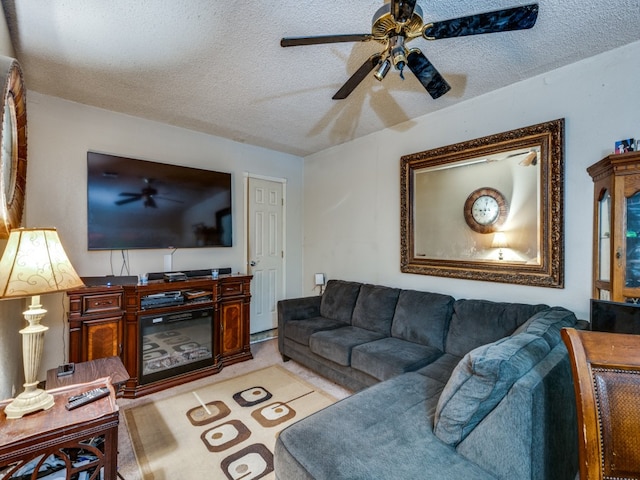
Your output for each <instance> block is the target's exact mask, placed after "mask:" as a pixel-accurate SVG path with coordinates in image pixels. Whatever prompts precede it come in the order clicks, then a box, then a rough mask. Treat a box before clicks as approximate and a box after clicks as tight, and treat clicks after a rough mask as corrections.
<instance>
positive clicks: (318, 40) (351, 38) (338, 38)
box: [280, 33, 373, 47]
mask: <svg viewBox="0 0 640 480" xmlns="http://www.w3.org/2000/svg"><path fill="white" fill-rule="evenodd" d="M372 38H373V35H371V34H370V33H361V34H360V33H355V34H346V35H321V36H318V37H288V38H283V39H282V40H280V46H281V47H296V46H298V45H319V44H323V43H340V42H367V41H369V40H371V39H372Z"/></svg>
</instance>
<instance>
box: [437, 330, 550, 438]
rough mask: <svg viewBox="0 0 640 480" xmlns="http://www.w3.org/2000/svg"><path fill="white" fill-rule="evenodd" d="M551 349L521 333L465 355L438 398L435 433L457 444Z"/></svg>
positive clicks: (533, 336)
mask: <svg viewBox="0 0 640 480" xmlns="http://www.w3.org/2000/svg"><path fill="white" fill-rule="evenodd" d="M550 350H551V349H550V347H549V344H548V343H547V342H546V341H545V340H544V339H543V338H542V337H539V336H536V335H532V334H529V333H521V334H520V335H515V336H513V337H506V338H502V339H500V340H498V341H497V342H494V343H491V344H488V345H482V346H481V347H478V348H476V349H474V350H472V351H471V352H469V353H468V354H466V355H465V356H464V357H463V358H462V360H460V362H459V363H458V365H457V366H456V368H455V369H454V370H453V373H452V374H451V377H450V378H449V381H448V382H447V384H446V386H445V387H444V390H443V391H442V394H441V395H440V398H439V399H438V406H437V407H436V413H435V417H434V433H435V434H436V435H437V436H438V438H440V440H442V441H443V442H445V443H448V444H449V445H451V446H454V447H455V446H456V445H458V443H460V442H461V441H462V440H464V439H465V438H466V436H467V435H468V434H469V433H470V432H471V431H472V430H473V429H474V428H475V427H476V425H478V424H479V423H480V422H481V421H482V419H483V418H484V417H485V416H486V415H487V414H488V413H489V412H490V411H491V410H493V409H494V408H495V407H496V405H498V403H500V401H501V400H502V399H503V397H504V396H505V395H506V394H507V392H508V391H509V389H510V388H511V386H512V385H513V384H514V383H515V382H516V381H517V380H518V379H519V378H520V377H522V376H523V375H524V374H526V373H527V372H528V371H529V370H531V368H533V366H534V365H536V364H537V363H538V362H539V361H540V360H542V359H543V358H544V357H545V356H546V355H547V354H548V353H549V351H550ZM523 415H531V412H528V413H527V412H523Z"/></svg>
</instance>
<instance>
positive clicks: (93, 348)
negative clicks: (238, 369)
mask: <svg viewBox="0 0 640 480" xmlns="http://www.w3.org/2000/svg"><path fill="white" fill-rule="evenodd" d="M106 278H108V277H106ZM251 278H252V276H251V275H240V274H237V275H220V277H219V278H217V279H213V278H211V276H206V277H190V278H188V279H187V280H184V281H176V282H166V281H164V280H152V281H149V283H148V284H147V285H138V284H125V285H103V286H90V287H85V288H81V289H77V290H72V291H69V292H67V294H68V296H69V326H70V328H69V336H70V342H69V344H70V347H69V361H70V362H86V361H89V360H94V359H96V358H103V357H108V356H112V355H118V356H120V358H121V359H122V362H123V364H124V366H125V368H126V370H127V371H128V372H129V374H130V375H131V378H130V379H129V380H128V381H127V382H126V383H125V384H124V386H123V388H122V389H121V391H122V392H123V396H124V397H125V398H135V397H139V396H142V395H146V394H148V393H153V392H157V391H160V390H163V389H165V388H169V387H173V386H176V385H180V384H182V383H185V382H189V381H191V380H195V379H198V378H202V377H206V376H208V375H212V374H215V373H218V372H219V371H220V370H221V369H222V368H223V367H224V366H225V365H230V364H233V363H236V362H241V361H244V360H249V359H251V358H253V356H252V355H251V349H250V344H249V320H250V315H249V313H250V302H251V290H250V283H251ZM172 291H181V292H193V291H200V292H207V295H206V296H205V298H204V299H203V298H196V299H192V300H190V299H186V300H185V303H184V304H181V305H173V306H159V307H157V308H156V307H147V308H146V309H144V308H142V305H141V300H142V299H143V298H144V297H146V296H148V295H154V294H160V293H164V292H172ZM209 292H211V294H210V295H209ZM207 307H208V308H212V309H213V312H214V313H213V328H212V347H213V348H212V350H213V359H212V361H211V362H210V364H208V365H207V366H204V367H202V366H201V367H198V368H195V369H194V370H191V371H188V372H186V373H180V374H177V375H175V376H171V377H170V378H165V379H162V380H158V381H153V382H151V383H145V384H142V383H141V382H140V377H141V375H142V372H141V371H140V368H141V367H140V365H141V361H140V359H141V355H142V352H141V351H140V350H141V347H140V343H141V342H140V324H139V319H140V318H141V317H145V316H149V315H156V314H157V315H159V316H160V315H166V314H172V313H180V312H186V311H189V310H193V309H194V308H207Z"/></svg>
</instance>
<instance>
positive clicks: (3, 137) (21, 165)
mask: <svg viewBox="0 0 640 480" xmlns="http://www.w3.org/2000/svg"><path fill="white" fill-rule="evenodd" d="M0 74H1V75H2V85H3V90H2V104H1V105H0V107H1V111H2V128H1V129H0V144H1V147H0V238H8V237H9V232H10V231H11V229H12V228H17V227H19V226H20V225H21V223H22V212H23V211H24V196H25V189H26V184H27V102H26V89H25V88H24V81H23V78H22V70H21V68H20V65H19V64H18V62H17V61H16V60H15V59H13V58H9V57H3V56H0Z"/></svg>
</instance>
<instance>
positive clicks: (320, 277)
mask: <svg viewBox="0 0 640 480" xmlns="http://www.w3.org/2000/svg"><path fill="white" fill-rule="evenodd" d="M316 285H324V273H316Z"/></svg>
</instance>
